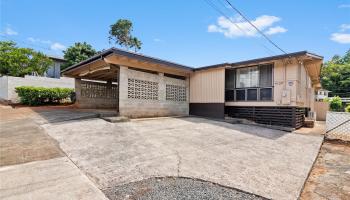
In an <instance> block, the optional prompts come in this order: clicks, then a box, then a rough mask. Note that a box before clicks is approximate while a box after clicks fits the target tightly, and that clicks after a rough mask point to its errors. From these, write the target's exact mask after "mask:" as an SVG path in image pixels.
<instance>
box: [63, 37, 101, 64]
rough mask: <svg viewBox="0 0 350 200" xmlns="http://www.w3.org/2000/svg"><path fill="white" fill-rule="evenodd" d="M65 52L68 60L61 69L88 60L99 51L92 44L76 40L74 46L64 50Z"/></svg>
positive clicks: (65, 57)
mask: <svg viewBox="0 0 350 200" xmlns="http://www.w3.org/2000/svg"><path fill="white" fill-rule="evenodd" d="M63 53H64V56H63V57H64V59H65V60H66V61H67V62H66V64H64V65H63V66H62V68H61V70H62V69H65V68H67V67H69V66H72V65H74V64H77V63H79V62H81V61H83V60H86V59H88V58H90V57H91V56H93V55H95V54H96V53H97V52H96V50H95V49H94V48H92V46H91V45H90V44H88V43H86V42H82V43H81V42H76V43H74V45H73V46H70V47H68V48H67V49H66V50H65V51H63Z"/></svg>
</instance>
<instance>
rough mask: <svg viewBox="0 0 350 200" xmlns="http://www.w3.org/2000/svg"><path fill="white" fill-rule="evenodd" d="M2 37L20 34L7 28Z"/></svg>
mask: <svg viewBox="0 0 350 200" xmlns="http://www.w3.org/2000/svg"><path fill="white" fill-rule="evenodd" d="M1 35H18V32H17V31H14V30H13V29H12V28H10V27H6V28H5V30H4V31H3V32H2V33H1Z"/></svg>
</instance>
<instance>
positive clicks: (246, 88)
mask: <svg viewBox="0 0 350 200" xmlns="http://www.w3.org/2000/svg"><path fill="white" fill-rule="evenodd" d="M265 65H271V86H260V79H261V77H260V76H261V75H260V67H261V66H265ZM256 66H257V67H258V70H259V77H258V84H259V86H258V87H243V88H237V79H238V78H237V69H240V68H249V67H256ZM274 68H275V65H274V63H273V62H272V63H264V64H258V65H248V66H243V67H238V68H235V69H229V70H235V80H234V88H226V81H225V94H226V93H227V92H233V96H234V98H233V100H228V99H227V97H226V95H225V101H227V102H232V101H233V102H273V101H274ZM225 73H226V72H225ZM249 89H256V90H257V98H256V100H248V90H249ZM261 89H271V100H261V97H260V90H261ZM237 90H245V98H244V100H237Z"/></svg>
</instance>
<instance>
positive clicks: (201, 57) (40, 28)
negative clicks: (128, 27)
mask: <svg viewBox="0 0 350 200" xmlns="http://www.w3.org/2000/svg"><path fill="white" fill-rule="evenodd" d="M207 1H211V2H214V3H215V5H216V6H217V7H218V8H219V9H220V11H221V12H223V13H224V14H225V15H223V14H222V13H219V12H218V11H217V10H215V9H213V8H212V7H211V6H210V5H209V4H208V3H207ZM220 2H224V0H190V1H189V0H167V1H165V0H147V1H140V0H99V1H97V0H74V1H72V0H50V1H48V0H0V40H13V41H15V42H17V44H18V46H20V47H30V48H33V49H36V50H38V51H42V52H44V53H46V54H48V55H52V56H63V53H62V50H64V49H66V48H67V47H69V46H71V45H73V44H74V43H75V42H84V41H85V42H87V43H89V44H91V45H92V46H93V47H94V48H95V49H96V50H102V49H108V48H110V47H112V46H116V45H115V44H110V43H109V41H108V31H109V26H110V25H111V24H113V23H115V22H116V21H117V20H118V19H129V20H131V21H132V23H133V27H134V30H133V32H132V34H133V35H134V36H136V37H137V38H139V39H140V40H141V41H142V43H143V45H142V49H141V50H140V51H139V53H141V54H145V55H149V56H153V57H157V58H161V59H165V60H169V61H173V62H176V63H180V64H183V65H187V66H191V67H201V66H207V65H212V64H219V63H224V62H237V61H242V60H247V59H254V58H260V57H266V56H272V55H279V54H282V52H281V51H280V50H279V49H277V48H276V47H274V46H273V45H272V44H270V43H269V42H267V40H266V39H264V38H263V37H262V36H261V35H260V34H259V33H258V32H257V31H256V30H255V29H253V28H252V26H250V25H249V24H248V23H247V22H246V21H244V20H243V18H242V17H241V16H239V15H238V14H237V13H236V12H235V11H234V10H233V9H232V8H231V7H230V6H229V5H228V4H220ZM230 2H231V3H232V5H234V6H235V7H236V8H238V9H239V10H240V11H241V12H242V13H243V14H244V15H245V16H246V17H247V18H248V19H249V20H250V21H251V22H252V23H253V24H254V25H255V26H256V27H258V28H259V29H260V30H261V31H262V32H263V33H264V34H266V35H267V36H268V37H269V38H270V39H271V40H272V41H273V42H275V43H276V44H277V45H278V46H279V47H280V48H281V49H283V50H284V51H285V52H288V53H291V52H295V51H303V50H307V51H310V52H313V53H316V54H318V55H321V56H324V58H325V60H329V59H330V58H331V57H332V56H333V55H335V54H339V55H343V54H344V53H345V52H346V51H347V50H348V49H350V0H318V1H316V0H307V1H306V0H293V1H292V0H289V1H280V0H230ZM227 17H229V19H228V18H227ZM116 47H117V46H116Z"/></svg>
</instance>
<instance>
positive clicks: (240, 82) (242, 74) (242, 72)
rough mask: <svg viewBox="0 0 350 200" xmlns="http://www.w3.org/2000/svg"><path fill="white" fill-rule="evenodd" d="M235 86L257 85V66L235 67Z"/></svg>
mask: <svg viewBox="0 0 350 200" xmlns="http://www.w3.org/2000/svg"><path fill="white" fill-rule="evenodd" d="M236 80H237V82H236V88H247V87H258V85H259V70H258V67H257V66H256V67H247V68H240V69H237V79H236Z"/></svg>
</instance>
